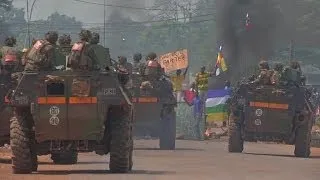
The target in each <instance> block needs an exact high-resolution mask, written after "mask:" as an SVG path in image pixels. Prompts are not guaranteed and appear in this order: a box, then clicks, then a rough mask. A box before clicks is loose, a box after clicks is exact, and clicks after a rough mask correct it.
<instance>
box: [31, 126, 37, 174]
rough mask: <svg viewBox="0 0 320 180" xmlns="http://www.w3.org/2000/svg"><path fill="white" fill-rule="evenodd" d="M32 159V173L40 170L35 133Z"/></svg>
mask: <svg viewBox="0 0 320 180" xmlns="http://www.w3.org/2000/svg"><path fill="white" fill-rule="evenodd" d="M30 149H31V158H32V171H37V170H38V156H37V147H36V140H35V132H34V131H33V132H32V133H31V146H30Z"/></svg>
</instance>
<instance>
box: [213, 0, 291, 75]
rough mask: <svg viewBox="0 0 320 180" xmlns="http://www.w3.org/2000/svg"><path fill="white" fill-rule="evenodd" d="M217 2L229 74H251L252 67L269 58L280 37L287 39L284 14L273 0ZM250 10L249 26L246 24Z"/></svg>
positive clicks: (279, 42)
mask: <svg viewBox="0 0 320 180" xmlns="http://www.w3.org/2000/svg"><path fill="white" fill-rule="evenodd" d="M216 6H217V8H216V9H217V24H216V26H217V33H218V34H217V38H218V39H219V41H220V43H221V44H222V45H223V47H224V51H223V52H224V54H225V57H226V61H227V64H228V65H229V72H228V78H232V77H234V76H235V75H237V77H239V74H242V75H249V74H248V73H247V72H250V69H249V68H251V69H252V67H255V66H257V63H258V62H259V61H260V60H261V59H264V60H268V58H269V57H270V56H271V55H272V53H273V51H274V49H275V48H276V47H277V46H278V45H279V44H281V43H282V42H281V41H287V39H286V38H283V37H284V35H283V31H284V29H285V28H284V26H285V23H284V22H283V16H282V14H281V11H280V8H279V6H277V3H275V2H274V1H270V0H263V1H261V0H216ZM247 13H248V14H249V18H250V23H251V27H250V28H249V29H246V25H245V24H246V15H247ZM281 36H283V37H281ZM280 37H281V38H280Z"/></svg>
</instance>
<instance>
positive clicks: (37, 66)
mask: <svg viewBox="0 0 320 180" xmlns="http://www.w3.org/2000/svg"><path fill="white" fill-rule="evenodd" d="M57 40H58V33H57V32H54V31H49V32H48V33H46V35H45V39H44V40H37V42H36V43H35V44H34V45H33V46H32V47H31V49H30V50H29V52H27V54H26V65H25V68H24V70H25V71H46V70H52V69H53V66H54V64H55V63H56V56H55V46H56V43H57Z"/></svg>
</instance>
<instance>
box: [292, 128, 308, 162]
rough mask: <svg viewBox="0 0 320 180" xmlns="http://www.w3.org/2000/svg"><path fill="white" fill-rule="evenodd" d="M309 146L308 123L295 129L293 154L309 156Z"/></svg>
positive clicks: (303, 156)
mask: <svg viewBox="0 0 320 180" xmlns="http://www.w3.org/2000/svg"><path fill="white" fill-rule="evenodd" d="M310 148H311V130H310V128H309V127H308V124H305V125H303V126H301V127H299V128H298V129H297V131H296V141H295V148H294V155H295V156H296V157H302V158H309V156H310V153H311V151H310Z"/></svg>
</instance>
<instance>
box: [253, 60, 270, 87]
mask: <svg viewBox="0 0 320 180" xmlns="http://www.w3.org/2000/svg"><path fill="white" fill-rule="evenodd" d="M259 70H260V73H259V76H258V77H257V79H255V80H254V81H253V82H252V83H254V84H259V85H271V71H270V68H269V63H268V62H267V61H264V60H262V61H260V63H259Z"/></svg>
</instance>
